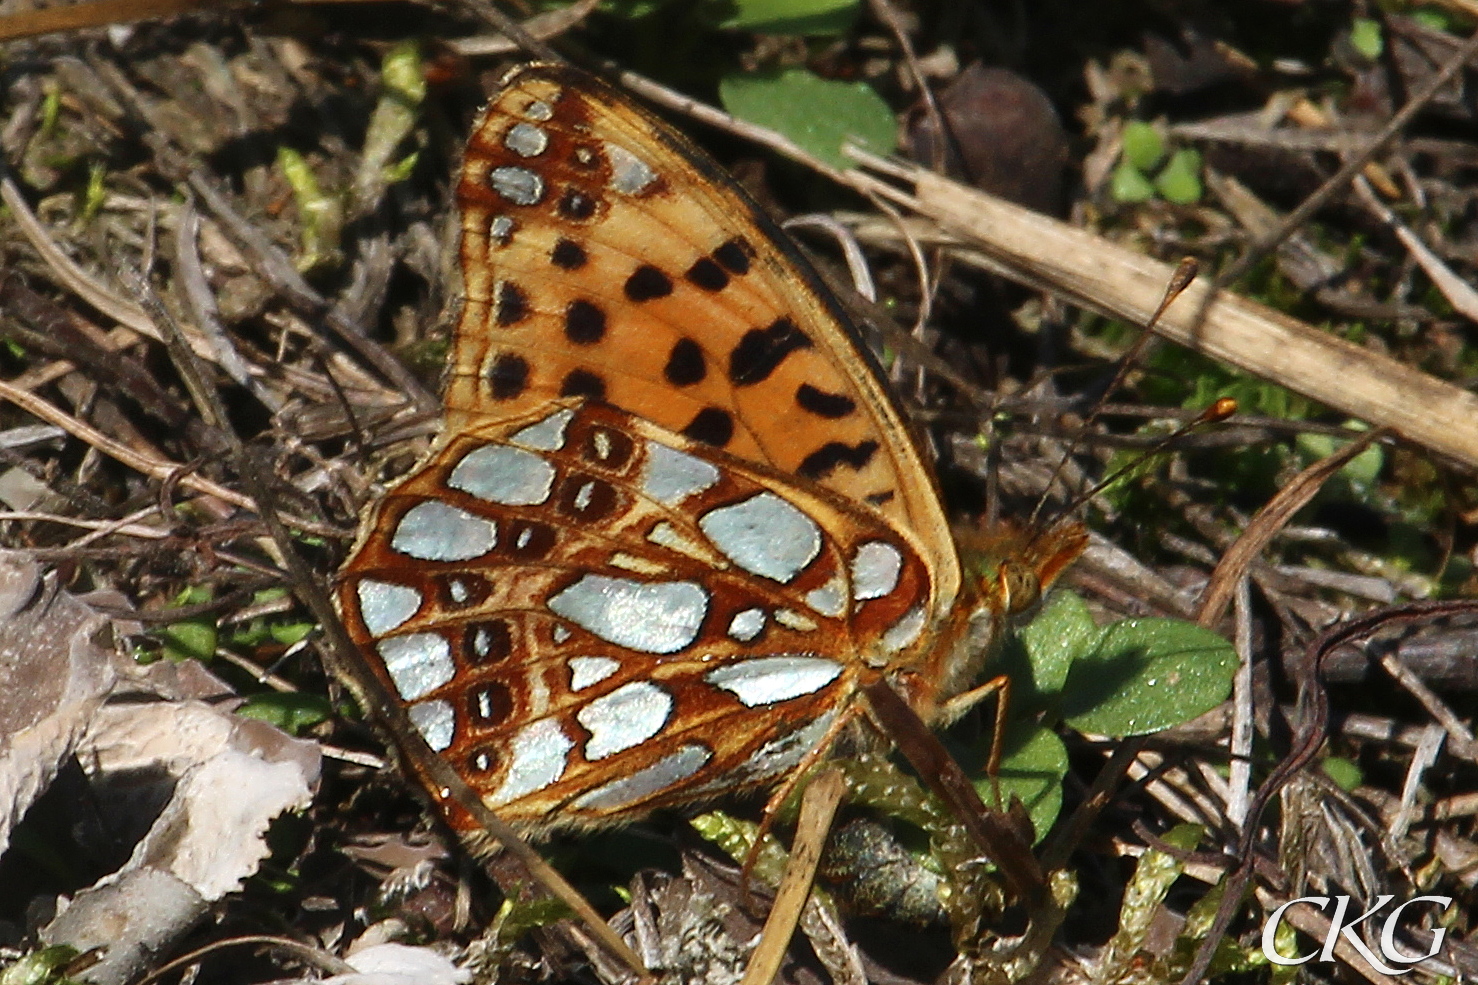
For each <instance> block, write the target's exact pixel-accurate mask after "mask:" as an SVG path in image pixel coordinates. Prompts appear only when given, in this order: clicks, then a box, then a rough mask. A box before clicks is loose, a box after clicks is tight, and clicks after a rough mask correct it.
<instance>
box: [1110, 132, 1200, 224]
mask: <svg viewBox="0 0 1478 985" xmlns="http://www.w3.org/2000/svg"><path fill="white" fill-rule="evenodd" d="M1202 191H1203V189H1202V187H1201V154H1200V152H1199V151H1196V150H1194V149H1192V148H1189V147H1187V148H1181V149H1179V150H1176V151H1173V152H1172V151H1169V149H1168V148H1167V147H1166V145H1165V138H1164V137H1163V136H1162V135H1161V133H1160V131H1159V130H1158V129H1157V128H1156V127H1154V126H1153V125H1152V124H1149V123H1144V122H1142V121H1140V120H1130V121H1129V122H1128V123H1126V124H1125V125H1124V135H1123V153H1122V155H1121V156H1120V158H1119V166H1118V167H1117V168H1115V169H1114V173H1113V176H1112V179H1111V181H1110V183H1109V192H1110V194H1112V195H1113V197H1114V199H1115V200H1116V201H1119V202H1125V203H1130V202H1145V201H1148V200H1150V199H1151V198H1154V197H1155V196H1157V195H1158V196H1159V197H1160V198H1162V199H1164V200H1165V201H1167V202H1171V203H1173V204H1176V205H1191V204H1193V203H1195V202H1199V201H1200V200H1201V193H1202Z"/></svg>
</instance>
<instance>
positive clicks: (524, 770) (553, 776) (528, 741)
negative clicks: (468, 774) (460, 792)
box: [487, 718, 575, 809]
mask: <svg viewBox="0 0 1478 985" xmlns="http://www.w3.org/2000/svg"><path fill="white" fill-rule="evenodd" d="M573 748H575V743H574V741H573V740H571V739H570V737H569V736H567V735H565V733H564V729H562V728H560V724H559V722H558V721H557V720H555V719H553V718H541V719H539V720H538V721H537V722H533V723H531V724H529V725H525V726H524V727H523V728H521V729H519V730H518V734H517V735H515V736H514V737H513V742H512V743H511V752H512V755H511V756H510V759H509V764H508V775H507V776H505V777H504V778H503V782H502V784H500V785H499V786H498V789H497V790H495V791H493V793H491V794H489V795H488V798H487V804H488V806H489V807H492V808H494V809H497V808H498V807H499V806H500V805H502V804H506V803H508V802H509V801H510V800H516V799H517V798H519V797H522V796H524V795H525V794H531V793H533V792H534V791H536V790H543V789H544V788H545V787H547V786H549V784H551V783H553V782H555V781H556V780H558V779H559V778H560V777H561V776H564V772H565V761H566V759H567V758H568V756H569V754H570V750H571V749H573Z"/></svg>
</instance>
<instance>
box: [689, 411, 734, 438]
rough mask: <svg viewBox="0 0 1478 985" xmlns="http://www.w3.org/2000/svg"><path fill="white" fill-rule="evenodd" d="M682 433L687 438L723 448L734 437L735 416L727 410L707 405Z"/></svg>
mask: <svg viewBox="0 0 1478 985" xmlns="http://www.w3.org/2000/svg"><path fill="white" fill-rule="evenodd" d="M682 433H683V436H684V437H686V438H692V439H693V440H694V441H701V442H703V443H704V444H705V445H713V446H714V447H715V448H722V447H723V446H724V445H726V444H728V443H729V441H730V439H732V438H733V437H734V418H733V416H732V415H731V414H730V413H729V412H728V411H726V410H720V409H719V408H717V407H705V408H703V409H702V410H700V411H699V412H698V413H697V415H696V416H694V418H693V420H692V421H691V422H689V424H688V426H687V427H685V428H683V430H682Z"/></svg>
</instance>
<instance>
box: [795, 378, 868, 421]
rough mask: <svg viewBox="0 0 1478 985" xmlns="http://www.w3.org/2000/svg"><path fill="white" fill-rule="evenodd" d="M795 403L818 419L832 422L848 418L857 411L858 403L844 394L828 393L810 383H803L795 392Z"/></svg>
mask: <svg viewBox="0 0 1478 985" xmlns="http://www.w3.org/2000/svg"><path fill="white" fill-rule="evenodd" d="M795 402H796V403H797V404H799V405H800V406H801V408H802V409H803V410H807V411H809V412H811V413H812V414H815V415H816V416H817V417H825V418H828V419H830V420H836V419H838V418H842V417H846V416H847V415H848V414H850V413H852V411H854V410H856V409H857V403H856V401H854V400H853V399H852V398H851V397H849V396H847V395H846V394H844V393H827V392H826V391H825V390H820V389H817V388H816V387H814V386H812V385H811V384H809V383H802V384H801V385H800V386H799V387H798V388H797V389H796V391H795Z"/></svg>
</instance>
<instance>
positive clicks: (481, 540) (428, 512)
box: [390, 499, 498, 561]
mask: <svg viewBox="0 0 1478 985" xmlns="http://www.w3.org/2000/svg"><path fill="white" fill-rule="evenodd" d="M497 543H498V527H497V525H496V524H495V523H493V521H491V520H487V519H484V518H483V517H480V516H474V515H473V514H471V513H468V512H467V511H466V510H463V509H458V508H457V507H455V506H452V505H451V504H450V503H443V502H440V501H439V500H435V499H428V500H426V501H425V502H424V503H417V504H416V505H415V506H412V507H411V508H410V509H408V510H406V511H405V515H404V516H402V517H401V518H400V522H399V523H397V524H396V525H395V533H394V534H393V535H391V537H390V546H391V547H393V548H394V549H395V550H397V551H399V552H400V553H402V554H405V555H408V556H410V557H413V558H417V559H419V560H421V561H468V560H471V559H472V558H475V557H482V556H483V555H484V554H486V553H487V552H488V551H490V550H492V549H493V548H494V547H495V546H497Z"/></svg>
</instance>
